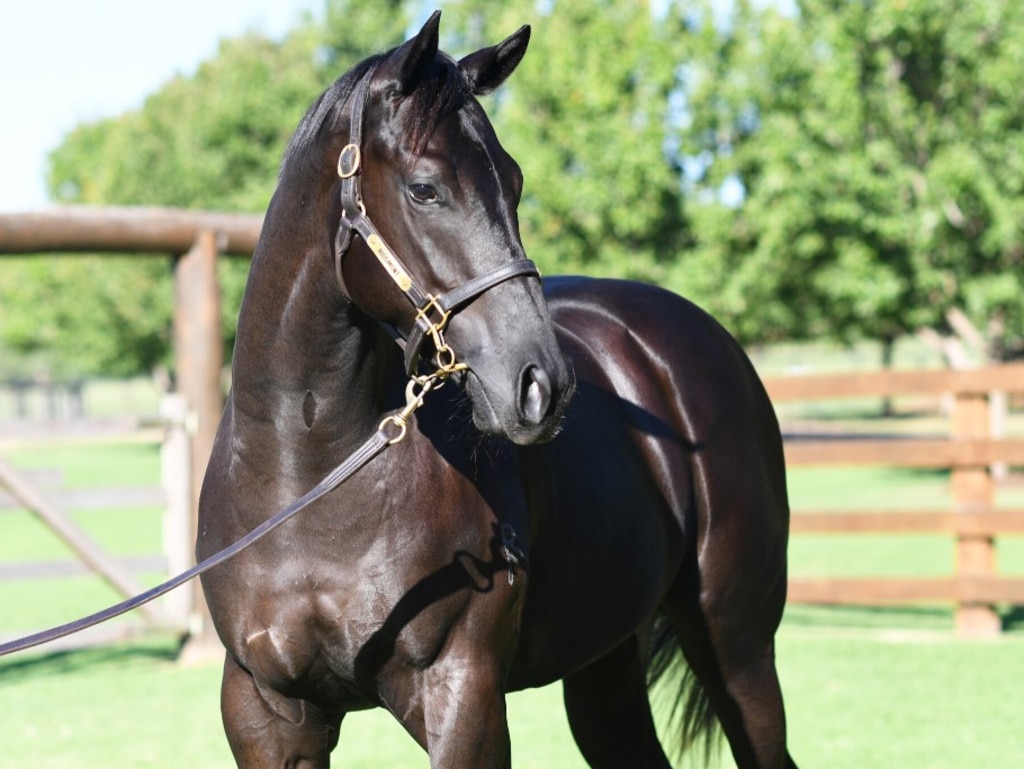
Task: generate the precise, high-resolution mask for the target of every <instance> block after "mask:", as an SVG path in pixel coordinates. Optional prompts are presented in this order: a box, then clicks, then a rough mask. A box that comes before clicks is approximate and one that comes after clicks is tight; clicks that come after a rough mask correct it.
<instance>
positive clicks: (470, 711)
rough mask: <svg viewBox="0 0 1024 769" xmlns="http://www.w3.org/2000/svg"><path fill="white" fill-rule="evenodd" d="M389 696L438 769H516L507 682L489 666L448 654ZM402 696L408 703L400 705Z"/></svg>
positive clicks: (400, 717) (396, 710)
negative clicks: (504, 686) (396, 698)
mask: <svg viewBox="0 0 1024 769" xmlns="http://www.w3.org/2000/svg"><path fill="white" fill-rule="evenodd" d="M412 678H413V679H414V683H411V682H409V681H406V682H403V684H401V685H399V686H397V687H395V688H394V689H393V690H392V695H390V696H388V695H386V696H385V701H386V702H387V705H388V708H389V709H390V710H391V711H392V713H393V714H394V715H395V717H396V718H398V720H399V721H400V722H401V723H402V725H403V726H404V727H405V728H406V730H407V731H408V732H409V733H410V734H411V735H412V736H413V738H414V739H415V740H416V741H417V742H419V743H420V745H422V746H424V747H425V748H426V749H427V752H428V753H429V755H430V766H431V767H434V769H440V767H444V769H477V768H479V769H510V767H511V765H512V758H511V755H512V749H511V742H510V739H509V732H508V722H507V720H506V713H505V696H504V694H503V692H502V687H501V678H500V676H499V675H497V673H496V671H494V669H493V667H492V666H491V665H489V664H485V663H481V662H480V661H479V660H475V659H472V658H453V657H452V655H447V656H446V657H445V658H442V659H440V660H438V661H436V662H435V663H434V664H433V665H431V666H430V667H429V668H428V669H426V670H423V671H421V672H419V673H416V674H415V675H414V676H412ZM399 691H400V692H401V694H400V695H399V697H400V698H401V699H402V700H403V701H402V702H396V701H394V695H395V694H398V692H399Z"/></svg>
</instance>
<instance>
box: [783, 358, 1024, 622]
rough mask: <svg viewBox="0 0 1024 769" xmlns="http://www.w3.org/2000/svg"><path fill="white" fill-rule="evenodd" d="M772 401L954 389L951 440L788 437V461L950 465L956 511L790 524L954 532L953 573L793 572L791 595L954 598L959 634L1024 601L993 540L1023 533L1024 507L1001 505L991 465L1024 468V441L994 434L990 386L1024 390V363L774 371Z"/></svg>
mask: <svg viewBox="0 0 1024 769" xmlns="http://www.w3.org/2000/svg"><path fill="white" fill-rule="evenodd" d="M765 386H766V388H767V389H768V393H769V395H770V396H771V398H772V400H773V402H775V403H777V404H778V403H782V402H785V401H808V400H819V399H834V398H854V397H856V398H864V397H879V398H889V397H893V396H897V395H921V394H925V395H952V396H953V408H952V412H951V415H950V431H949V435H948V436H947V437H944V438H934V437H928V438H920V439H918V438H905V437H899V438H876V437H872V438H866V437H839V436H831V435H830V436H813V437H807V436H804V437H797V438H794V439H791V440H787V442H786V445H785V451H786V463H787V466H789V467H798V466H829V465H832V466H834V465H862V464H882V465H893V466H898V467H925V468H948V469H949V470H950V477H951V484H952V494H953V504H952V509H950V510H917V511H905V510H900V511H878V510H873V511H843V512H819V511H801V512H795V513H794V514H793V517H792V524H791V526H792V532H793V533H794V534H795V535H797V536H799V535H800V534H807V533H829V534H858V533H887V534H898V533H917V534H922V533H925V534H943V535H949V536H951V537H954V538H955V540H956V554H957V557H956V573H955V574H953V575H950V576H948V577H942V578H931V579H928V578H915V577H900V578H889V579H801V578H793V579H791V580H790V590H789V595H790V600H791V601H794V602H798V603H799V602H804V603H824V604H868V605H871V604H884V603H921V602H952V603H955V604H956V605H957V610H956V628H957V632H958V634H959V635H961V636H965V637H987V636H992V635H995V634H998V633H999V631H1000V620H999V616H998V614H996V611H995V608H994V604H997V603H1009V604H1015V605H1024V579H1021V578H1010V577H1005V576H1000V575H998V574H997V571H996V558H995V538H996V537H997V536H999V535H1004V534H1018V535H1020V534H1024V510H997V509H996V507H995V481H994V479H993V476H992V472H991V468H992V467H993V466H994V465H997V464H1005V465H1008V466H1018V467H1019V466H1024V440H1021V439H1002V438H994V437H993V436H992V435H991V427H990V426H991V414H990V397H991V394H992V393H1020V392H1024V364H1010V365H1004V366H990V367H986V368H981V369H975V370H971V371H908V372H871V373H854V374H841V375H818V376H800V377H785V378H768V379H766V380H765Z"/></svg>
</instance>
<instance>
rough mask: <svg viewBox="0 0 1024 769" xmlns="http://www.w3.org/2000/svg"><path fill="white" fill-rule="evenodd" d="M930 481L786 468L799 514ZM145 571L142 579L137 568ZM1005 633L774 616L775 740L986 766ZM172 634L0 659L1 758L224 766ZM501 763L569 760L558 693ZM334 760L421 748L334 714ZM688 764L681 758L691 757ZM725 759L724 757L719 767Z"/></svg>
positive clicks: (934, 624) (922, 541)
mask: <svg viewBox="0 0 1024 769" xmlns="http://www.w3.org/2000/svg"><path fill="white" fill-rule="evenodd" d="M7 456H8V457H9V458H10V459H12V461H14V462H15V464H17V465H18V466H20V467H49V466H55V465H59V466H62V467H64V469H65V477H66V479H67V482H68V483H69V484H71V485H76V486H87V485H94V486H103V485H109V484H113V483H131V484H142V483H154V482H156V479H157V475H158V469H157V467H158V453H157V449H156V447H155V446H152V445H148V444H109V443H100V444H96V443H90V444H83V445H74V444H65V445H61V446H57V447H54V446H37V447H28V448H24V449H19V450H17V451H11V452H8V453H7ZM947 483H948V479H947V478H946V477H945V476H944V475H943V474H941V473H928V472H918V471H899V470H891V469H884V468H874V469H855V470H806V471H805V470H797V471H794V472H793V473H791V476H790V485H791V494H792V497H793V502H794V507H795V508H796V509H812V508H813V509H843V508H849V507H884V508H889V507H900V508H913V507H929V506H939V507H941V506H944V505H947V504H948V501H949V498H948V488H947ZM77 518H78V520H79V521H80V522H81V524H82V525H83V526H85V527H86V528H88V529H89V531H90V532H91V533H92V534H93V536H95V537H96V538H97V539H98V540H100V541H102V542H103V543H104V545H105V546H107V547H109V548H111V549H112V550H114V551H115V552H119V553H145V552H155V551H157V550H158V549H159V536H160V518H159V511H153V510H138V511H121V512H117V513H111V512H109V511H108V512H106V513H104V512H95V513H88V514H85V513H80V514H78V515H77ZM64 552H65V551H64V549H63V546H61V545H60V544H59V543H58V542H56V541H55V540H54V539H53V538H52V537H50V536H49V535H47V534H46V533H45V532H44V531H43V529H42V527H40V526H39V525H38V524H37V523H36V522H35V521H33V520H32V519H31V518H30V516H28V515H27V514H23V513H2V514H0V561H2V562H10V561H12V560H19V559H21V560H26V559H37V558H54V557H60V556H61V555H62V554H63V553H64ZM952 558H953V554H952V544H951V542H950V541H948V540H946V539H944V538H941V537H918V536H914V537H876V536H874V535H861V536H845V537H844V536H832V537H826V536H805V535H800V536H795V537H794V538H793V541H792V547H791V556H790V559H791V564H792V569H793V572H794V574H798V575H802V576H814V575H836V576H838V575H860V574H901V575H902V574H918V575H923V574H944V573H950V572H951V571H952ZM1000 562H1001V567H1000V568H1001V570H1003V571H1005V572H1007V573H1016V574H1020V573H1022V572H1024V541H1022V538H1020V537H1017V538H1007V539H1005V540H1003V541H1001V542H1000ZM151 578H152V577H151ZM112 600H113V594H112V592H111V591H109V589H108V588H106V587H104V586H103V585H101V584H100V583H99V582H98V580H95V579H91V578H80V579H77V578H76V579H61V580H38V581H34V582H25V583H0V633H10V632H12V631H16V630H24V629H34V628H39V627H43V626H46V625H49V624H54V623H57V622H62V621H66V620H68V619H71V618H73V617H75V616H78V615H79V614H82V613H85V612H87V611H91V610H94V609H96V608H100V607H102V606H103V605H105V604H107V603H110V602H111V601H112ZM1007 630H1008V632H1007V633H1005V634H1004V637H1003V638H1001V639H1000V640H998V641H993V642H984V643H980V642H974V643H967V642H962V641H957V640H955V639H954V638H953V635H952V613H951V611H950V610H949V609H947V608H943V607H925V608H911V609H864V608H822V607H810V606H792V607H790V608H789V609H788V611H787V614H786V618H785V620H784V622H783V627H782V629H781V631H780V634H779V641H778V664H779V671H780V677H781V679H782V684H783V689H784V691H785V694H786V702H787V710H788V715H789V732H790V743H791V748H792V751H793V754H794V756H795V757H796V759H797V760H798V762H800V764H801V765H802V766H804V767H811V766H829V767H836V768H838V769H844V767H850V768H851V769H852V768H853V767H858V769H859V767H862V766H873V767H878V768H879V769H887V768H888V767H894V768H895V767H907V766H912V767H914V768H915V769H946V768H947V767H948V768H949V769H953V767H957V769H959V767H973V766H979V767H983V766H996V765H1002V764H1004V763H1005V762H1006V757H1008V756H1012V755H1019V752H1020V737H1019V725H1020V724H1021V723H1024V697H1022V696H1021V691H1020V688H1021V683H1020V682H1021V681H1024V612H1022V611H1021V610H1019V609H1018V610H1015V611H1013V612H1010V613H1008V614H1007ZM175 651H176V646H175V641H174V640H173V639H169V638H152V639H147V640H143V641H139V642H136V643H132V644H123V645H117V646H110V647H105V648H101V649H92V650H85V651H81V652H73V653H63V654H45V653H39V652H37V653H29V654H23V655H19V656H15V657H11V658H7V659H3V660H0V713H2V714H3V715H2V717H0V766H2V767H4V769H22V768H24V769H28V767H32V769H47V768H49V767H54V768H56V767H61V769H64V768H65V767H75V768H76V769H100V767H107V766H112V765H121V766H133V767H160V768H162V767H178V766H189V767H192V768H193V769H204V768H205V767H224V766H230V765H231V764H232V761H231V758H230V755H229V752H228V749H227V745H226V742H225V740H224V737H223V732H222V730H221V726H220V716H219V710H218V686H219V677H220V671H219V666H218V665H215V664H204V665H199V666H195V667H183V666H181V665H179V664H177V663H176V662H175ZM509 713H510V724H511V726H510V728H511V730H512V735H513V749H514V756H515V759H514V760H515V764H514V765H515V766H516V767H518V768H519V769H524V768H526V769H584V767H585V765H584V763H583V761H582V759H581V758H580V756H579V754H578V752H577V750H576V748H575V746H574V745H573V743H572V738H571V736H570V735H569V731H568V727H567V725H566V722H565V717H564V715H563V713H562V708H561V695H560V690H559V688H558V687H557V686H553V687H547V688H545V689H541V690H535V691H530V692H524V693H518V694H515V695H512V696H511V697H510V699H509ZM335 756H336V758H335V761H334V766H336V767H341V769H361V768H362V767H366V768H369V767H374V768H375V769H390V768H391V767H396V768H397V767H403V768H404V767H424V768H425V767H426V766H427V765H428V761H427V759H426V757H425V755H424V754H423V753H422V752H421V751H420V750H419V748H418V747H417V746H416V745H415V744H414V743H413V742H412V740H411V739H410V738H409V737H408V736H407V735H406V734H405V733H404V732H403V730H402V729H401V727H399V726H398V725H397V724H396V723H395V722H394V721H393V719H392V718H391V717H390V716H389V715H388V714H386V713H384V712H381V711H372V712H365V713H355V714H353V715H351V716H349V717H348V718H347V719H346V722H345V724H344V726H343V728H342V742H341V745H340V747H339V748H338V750H337V751H336V753H335ZM696 765H697V764H695V763H692V762H691V763H690V764H688V765H687V766H688V767H690V766H696ZM718 765H719V766H721V767H723V769H730V767H732V762H731V760H730V759H729V758H728V756H724V757H723V758H722V760H721V762H720V763H719V764H718Z"/></svg>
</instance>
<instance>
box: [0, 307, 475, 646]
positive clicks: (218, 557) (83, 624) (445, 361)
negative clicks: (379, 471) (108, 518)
mask: <svg viewBox="0 0 1024 769" xmlns="http://www.w3.org/2000/svg"><path fill="white" fill-rule="evenodd" d="M444 321H447V318H445V319H444ZM441 326H443V321H442V323H441ZM436 334H437V338H438V340H440V343H441V347H440V348H439V350H438V354H437V358H436V359H437V361H438V367H437V370H435V371H434V372H433V373H432V374H426V375H423V376H413V377H412V378H410V380H409V383H408V384H407V385H406V388H405V406H404V408H402V409H401V410H400V411H399V412H397V413H396V414H391V415H390V416H387V417H385V418H384V420H383V421H382V422H381V423H380V426H379V427H378V428H377V432H375V433H374V434H373V435H371V436H370V437H369V438H368V439H367V440H366V441H365V442H364V443H363V444H362V445H361V446H360V447H359V448H357V449H356V450H355V451H354V452H353V453H352V454H350V455H349V456H348V457H346V458H345V460H344V461H342V462H341V464H339V465H338V466H337V467H336V468H334V469H333V470H332V471H331V472H330V473H328V474H327V475H326V476H325V477H324V479H323V480H322V481H320V483H318V484H317V485H316V486H314V487H313V488H312V489H310V490H309V491H308V492H307V493H306V494H305V495H303V496H302V497H300V498H299V499H297V500H295V501H294V502H292V504H290V505H289V506H288V507H286V508H284V509H283V510H281V511H280V512H278V513H277V514H276V515H274V516H273V517H272V518H269V519H267V520H266V521H264V522H263V523H261V524H260V525H259V526H257V527H256V528H255V529H253V530H252V531H250V532H249V533H248V534H246V535H245V536H244V537H242V538H241V539H239V540H238V541H236V542H234V543H232V544H230V545H228V546H227V547H225V548H224V549H223V550H220V551H219V552H217V553H214V554H213V555H211V556H210V557H209V558H206V559H205V560H203V561H201V562H200V563H198V564H196V565H195V566H193V567H192V568H191V569H189V570H187V571H184V572H182V573H181V574H178V575H177V576H176V577H172V578H171V579H169V580H167V581H166V582H163V583H161V584H159V585H157V586H156V587H153V588H150V589H149V590H147V591H145V592H143V593H139V594H138V595H136V596H133V597H132V598H129V599H127V600H125V601H122V602H121V603H118V604H115V605H113V606H110V607H108V608H106V609H103V610H102V611H98V612H96V613H95V614H90V615H88V616H86V617H81V618H79V619H76V620H74V621H73V622H68V623H67V624H64V625H58V626H57V627H52V628H49V629H48V630H42V631H40V632H38V633H33V634H32V635H27V636H24V637H22V638H17V639H15V640H13V641H8V642H6V643H3V644H0V657H3V656H4V655H7V654H13V653H14V652H19V651H24V650H25V649H30V648H32V647H33V646H39V645H41V644H44V643H49V642H50V641H55V640H57V639H58V638H64V637H65V636H69V635H72V634H74V633H77V632H79V631H82V630H85V629H86V628H90V627H93V626H95V625H99V624H100V623H101V622H106V621H107V620H109V619H113V618H114V617H119V616H121V615H122V614H125V613H126V612H129V611H132V610H133V609H137V608H139V607H140V606H142V605H143V604H146V603H149V602H150V601H152V600H154V599H156V598H159V597H160V596H162V595H164V594H165V593H169V592H170V591H171V590H174V589H175V588H176V587H180V586H181V585H183V584H185V583H186V582H188V581H189V580H191V579H193V578H194V577H198V576H199V575H200V574H203V573H204V572H207V571H209V570H210V569H212V568H213V567H214V566H218V565H220V564H222V563H224V562H225V561H227V560H228V559H229V558H232V557H233V556H235V555H237V554H238V553H240V552H241V551H242V550H244V549H245V548H247V547H248V546H249V545H251V544H252V543H253V542H256V541H257V540H259V539H262V538H263V537H264V536H266V535H267V534H269V533H270V532H271V531H273V530H274V529H276V528H277V527H278V526H280V525H281V524H282V523H284V522H285V521H287V520H288V519H289V518H291V517H292V516H294V515H295V514H296V513H298V512H299V511H300V510H302V509H303V508H305V507H306V506H308V505H309V504H311V503H312V502H314V501H316V500H317V499H320V497H322V496H324V495H325V494H327V493H328V492H329V491H331V490H333V489H335V488H337V487H338V486H340V485H341V484H342V483H344V482H345V481H347V480H348V479H349V478H351V477H352V476H353V475H355V473H356V472H357V471H359V470H360V469H362V468H363V467H365V466H366V465H367V464H368V463H369V462H370V460H372V459H373V458H374V457H376V456H377V455H378V454H380V453H381V452H382V451H384V449H386V448H387V447H388V446H393V445H395V444H396V443H400V442H401V441H402V440H404V439H405V436H406V434H407V433H408V426H409V420H410V418H411V417H412V415H413V414H414V413H415V412H416V410H417V409H419V408H420V407H421V406H422V405H423V402H424V399H425V398H426V396H427V393H429V392H430V391H432V390H436V389H438V388H439V387H441V386H442V385H443V384H444V383H445V381H446V380H447V379H448V377H450V376H451V375H452V374H454V373H456V372H458V371H462V370H463V369H465V368H466V366H465V364H463V363H458V362H456V360H455V354H454V353H453V352H452V349H451V348H450V347H448V345H447V344H445V343H444V335H443V327H438V328H436Z"/></svg>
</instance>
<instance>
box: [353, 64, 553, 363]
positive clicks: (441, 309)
mask: <svg viewBox="0 0 1024 769" xmlns="http://www.w3.org/2000/svg"><path fill="white" fill-rule="evenodd" d="M374 72H375V70H374V69H371V70H370V71H369V72H367V73H366V75H364V76H363V78H362V79H361V80H360V81H359V84H358V85H357V86H356V88H355V90H354V91H353V93H352V97H351V100H352V115H351V128H350V130H349V143H348V144H347V145H345V147H344V148H343V149H342V150H341V154H340V155H339V156H338V176H339V177H340V178H341V193H340V196H341V218H340V221H339V223H338V234H337V237H336V238H335V243H334V269H335V273H336V274H337V277H338V283H339V285H341V286H342V290H344V286H345V283H344V280H343V278H342V270H341V268H342V258H343V257H344V255H345V252H346V251H348V248H349V246H350V245H351V244H352V235H353V233H358V235H359V236H360V237H361V238H362V239H363V242H364V243H366V245H367V247H368V248H369V249H370V251H372V252H373V255H374V256H375V257H377V261H378V262H379V263H380V265H381V267H383V268H384V271H385V272H387V274H388V276H389V277H390V278H391V279H392V280H393V281H394V282H395V285H397V286H398V287H399V288H400V289H401V290H402V293H403V294H404V295H405V297H406V298H407V299H408V300H409V302H410V304H412V306H413V308H414V309H415V310H416V317H415V319H414V321H413V327H412V329H411V330H410V331H409V334H408V336H407V337H406V336H405V335H403V334H402V332H401V331H399V330H398V329H393V328H391V327H390V326H388V331H389V333H391V335H392V336H393V337H395V340H396V341H397V342H398V343H399V344H400V345H401V346H403V347H404V348H405V368H406V372H407V373H409V374H410V375H411V374H413V373H415V371H416V369H417V367H418V365H419V356H420V348H421V347H422V346H423V341H424V340H425V339H426V338H427V337H430V339H431V340H432V341H433V343H434V348H435V350H436V355H437V357H438V364H439V365H444V364H445V363H446V362H448V361H446V360H445V359H446V358H447V359H450V362H451V363H452V364H454V353H452V351H451V348H449V347H448V346H447V344H445V342H444V329H445V326H446V325H447V323H448V319H449V318H450V317H451V315H452V314H453V313H455V312H457V311H458V310H459V309H461V308H462V307H464V306H465V305H467V304H469V303H470V302H472V301H473V300H474V299H476V298H477V297H478V296H480V295H481V294H483V293H484V292H486V291H488V290H490V289H492V288H494V287H495V286H497V285H498V284H500V283H504V282H505V281H506V280H509V279H511V278H516V277H519V276H521V275H533V276H536V277H538V278H539V277H540V271H539V270H538V269H537V265H536V264H534V263H533V261H531V260H530V259H516V260H514V261H511V262H509V263H508V264H505V265H503V266H501V267H498V268H497V269H494V270H492V271H490V272H488V273H485V274H483V275H480V276H478V277H476V278H473V279H471V280H469V281H467V282H466V283H463V284H462V285H460V286H456V287H455V288H452V289H449V290H448V291H445V292H444V293H441V294H429V293H427V292H425V291H423V290H422V289H420V287H419V286H417V285H416V281H415V280H414V279H413V277H412V273H411V272H410V271H409V269H408V268H407V267H406V266H405V264H403V263H402V260H401V259H399V258H398V255H397V254H396V253H395V252H394V251H393V250H392V249H391V247H390V246H388V244H387V242H386V241H385V240H384V238H383V236H381V234H380V232H379V231H378V230H377V228H376V227H375V226H374V224H373V222H371V221H370V217H369V216H367V214H366V207H365V206H364V205H363V199H362V194H361V185H360V174H361V171H362V149H361V147H362V133H363V112H364V109H365V106H366V99H367V95H368V93H369V90H370V81H371V80H372V79H373V75H374ZM385 325H386V324H385Z"/></svg>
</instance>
